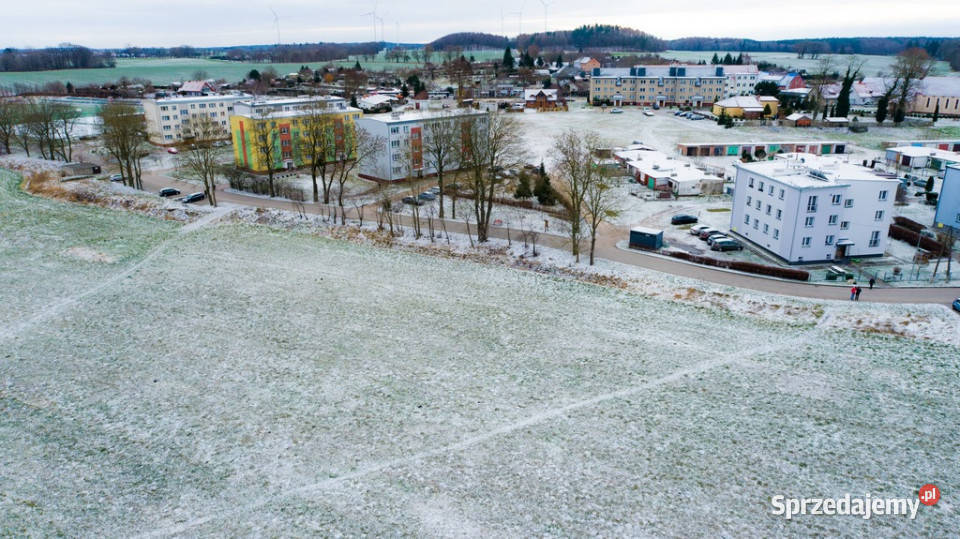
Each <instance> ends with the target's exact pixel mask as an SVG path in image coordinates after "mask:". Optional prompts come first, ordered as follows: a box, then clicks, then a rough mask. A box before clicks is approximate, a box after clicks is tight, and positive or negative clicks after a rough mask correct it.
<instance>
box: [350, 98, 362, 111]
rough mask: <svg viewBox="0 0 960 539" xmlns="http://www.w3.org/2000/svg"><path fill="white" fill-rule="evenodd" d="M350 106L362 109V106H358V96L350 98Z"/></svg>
mask: <svg viewBox="0 0 960 539" xmlns="http://www.w3.org/2000/svg"><path fill="white" fill-rule="evenodd" d="M350 106H351V107H353V108H359V107H360V105H357V96H355V95H352V96H350Z"/></svg>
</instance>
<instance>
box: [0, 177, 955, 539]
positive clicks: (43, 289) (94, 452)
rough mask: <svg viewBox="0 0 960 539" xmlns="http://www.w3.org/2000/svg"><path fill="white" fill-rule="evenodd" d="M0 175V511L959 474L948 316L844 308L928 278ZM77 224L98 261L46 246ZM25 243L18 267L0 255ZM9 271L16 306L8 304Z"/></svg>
mask: <svg viewBox="0 0 960 539" xmlns="http://www.w3.org/2000/svg"><path fill="white" fill-rule="evenodd" d="M2 184H3V190H2V191H0V212H3V220H2V222H0V223H2V224H0V226H3V227H4V228H3V235H2V237H3V238H4V241H5V242H10V238H16V241H17V242H19V243H18V244H17V245H12V244H10V245H8V244H6V243H5V244H4V249H3V251H2V255H0V271H2V275H0V277H2V278H3V279H4V283H5V287H4V289H3V290H4V291H3V294H4V298H3V299H4V300H5V301H4V302H3V303H0V304H2V305H4V309H5V311H4V312H5V316H4V325H3V329H0V339H2V341H0V350H2V353H0V412H2V414H3V417H4V420H3V421H2V422H0V462H2V464H3V466H2V468H0V477H2V481H0V484H2V485H4V486H3V489H2V490H0V535H54V534H65V535H77V536H84V535H99V536H131V535H138V534H150V533H153V534H157V535H171V534H178V533H179V534H186V535H272V536H289V535H307V534H319V535H329V536H333V535H398V534H402V535H440V536H450V535H472V536H481V535H482V536H520V535H522V536H529V535H586V534H599V535H681V534H683V535H706V534H710V535H767V536H769V535H801V534H806V535H809V534H821V535H827V534H829V535H853V534H885V535H892V534H901V535H917V534H924V533H926V534H932V535H945V534H946V533H949V530H955V529H957V527H958V525H960V519H958V517H957V514H956V510H955V506H954V505H953V504H952V502H951V501H950V500H949V499H948V497H947V496H945V497H944V499H943V500H942V501H941V502H940V504H939V505H938V506H937V507H935V508H926V507H921V509H920V512H919V515H918V519H917V520H916V521H912V522H911V521H907V520H903V519H899V518H893V517H878V518H875V519H874V520H871V521H863V520H861V519H858V518H854V517H807V518H799V519H795V520H793V521H791V522H786V521H783V520H778V519H776V518H774V517H772V516H770V515H769V512H770V510H771V506H770V505H769V499H770V497H771V496H773V495H775V494H787V495H795V496H820V495H829V494H837V493H843V492H848V491H849V492H851V493H852V494H854V495H862V494H863V492H864V491H869V492H871V493H873V494H874V495H876V494H879V493H883V494H890V495H895V496H905V497H910V496H913V495H914V494H915V492H916V489H917V488H918V487H919V486H920V485H921V484H923V483H925V482H928V481H933V482H936V483H937V484H939V485H941V486H942V487H943V488H947V487H948V486H949V485H952V484H956V483H957V482H958V480H960V472H958V470H957V467H956V466H954V465H953V461H954V459H955V456H956V447H957V438H956V436H957V434H956V432H955V428H954V426H955V425H956V424H957V422H958V420H960V410H958V408H957V406H956V402H957V399H958V397H960V395H958V389H957V384H956V376H955V373H956V369H957V358H958V357H960V353H958V352H960V346H958V344H960V343H955V344H945V343H943V342H935V341H933V340H920V339H906V338H902V337H898V336H896V335H894V334H892V333H878V332H864V331H853V330H851V329H849V328H850V327H851V325H852V323H850V322H847V321H848V320H849V318H850V317H851V316H853V317H859V319H860V320H861V321H862V322H864V323H865V324H869V323H871V322H874V321H883V320H892V321H897V322H899V321H900V319H902V318H904V317H905V316H907V315H908V314H909V315H910V316H913V317H915V318H918V319H919V318H927V319H928V320H927V322H926V323H927V324H928V325H929V327H931V328H933V330H932V332H936V333H938V334H939V333H948V332H951V331H952V332H953V334H954V335H955V334H956V332H957V330H958V326H957V324H956V320H955V318H951V317H952V316H953V315H952V314H951V313H949V312H948V311H947V310H946V309H945V308H943V307H941V306H930V307H913V306H896V307H886V306H881V305H866V304H863V305H851V304H848V303H842V302H813V301H800V300H796V301H794V300H788V299H785V298H779V297H777V296H771V295H764V294H744V293H741V292H739V291H736V290H734V289H729V288H724V287H709V286H700V285H697V283H696V282H695V281H689V280H686V279H681V278H677V277H670V276H664V275H661V274H657V273H655V272H643V271H640V270H636V271H634V270H627V269H625V268H624V267H622V266H619V265H615V264H604V265H602V267H601V268H599V269H597V270H590V271H605V272H609V273H612V274H615V275H620V276H621V277H623V278H624V279H629V280H630V282H631V287H629V288H628V289H627V290H621V289H617V288H611V287H602V286H595V285H589V284H584V283H582V282H578V281H576V280H572V279H569V278H554V277H547V276H543V275H539V274H537V273H534V272H523V271H516V270H513V269H508V268H504V267H500V266H497V265H481V264H477V263H474V262H470V261H466V260H457V259H452V258H450V257H435V256H423V255H420V254H416V253H412V252H406V251H401V250H396V249H381V248H374V247H371V246H367V245H360V244H356V243H351V242H345V241H336V240H330V239H326V238H322V237H318V236H316V235H314V234H307V233H297V232H289V231H282V230H277V229H273V228H268V227H264V226H254V225H248V224H229V225H221V226H217V227H203V228H198V229H194V230H193V231H190V232H187V233H182V234H174V231H175V229H176V225H173V224H169V223H165V222H162V221H156V222H154V221H149V220H148V219H146V218H144V217H139V216H136V215H131V214H126V213H121V212H117V211H113V210H106V209H101V208H81V207H73V206H68V205H65V204H61V203H57V202H48V201H44V200H40V199H36V198H33V197H29V196H26V195H23V194H22V193H20V192H18V191H17V190H16V188H15V186H14V182H13V181H12V180H11V179H10V178H9V177H6V178H4V180H3V181H2ZM249 213H250V214H255V213H256V212H253V211H252V210H251V211H250V212H249ZM242 215H244V214H243V212H241V217H242ZM263 215H266V213H261V216H263ZM153 227H155V228H153ZM50 231H53V232H54V234H53V235H54V236H55V239H50V238H49V236H50V235H51V233H50ZM94 238H104V240H103V241H101V242H97V241H93V239H94ZM107 238H109V241H108V240H107ZM419 244H420V245H423V244H425V240H421V241H420V242H419ZM30 245H38V246H39V247H38V248H37V252H36V253H34V252H32V251H31V250H30V249H29V247H30ZM78 245H80V246H86V247H88V248H90V249H95V250H97V251H102V252H104V253H105V254H109V255H111V256H113V257H115V258H116V262H114V263H112V264H105V263H103V262H90V261H87V260H83V259H82V258H78V257H75V256H74V257H63V259H62V260H60V259H59V258H57V257H58V256H59V255H58V254H57V253H60V252H61V251H63V250H64V249H68V248H70V247H73V246H78ZM14 247H16V248H14ZM158 247H160V248H158ZM151 249H152V250H151ZM148 251H149V252H150V253H151V254H150V255H145V253H146V252H148ZM144 256H149V257H148V258H147V260H146V262H145V263H142V264H141V265H140V266H138V268H137V270H136V271H134V272H130V273H129V274H128V275H126V277H125V278H123V279H119V280H117V281H116V283H115V284H114V285H113V286H109V287H103V288H102V289H99V290H97V291H96V293H92V294H89V295H87V296H84V297H82V298H81V299H80V300H78V301H77V303H76V304H75V305H74V306H73V307H71V308H68V309H64V310H62V311H60V312H58V313H57V314H56V315H55V316H49V317H47V318H45V319H44V320H43V323H40V324H35V325H32V326H30V327H28V328H26V329H21V330H17V329H16V328H19V327H22V326H18V325H17V322H18V321H20V320H21V319H23V317H25V316H28V315H29V313H34V312H42V310H43V308H44V306H45V305H48V304H49V303H50V302H53V301H56V300H57V299H58V298H59V297H61V296H75V295H77V294H81V293H83V292H84V291H85V290H87V289H88V288H90V287H93V286H96V285H97V282H98V281H100V280H103V279H107V278H109V277H110V273H111V272H116V273H119V272H121V271H122V268H120V267H113V265H118V266H119V265H123V264H129V263H131V262H133V261H134V260H136V259H137V258H138V257H144ZM542 256H543V257H545V258H546V257H556V259H557V260H556V263H557V264H558V265H560V264H563V261H562V259H561V257H562V255H560V254H556V253H552V254H551V253H546V254H544V255H542ZM50 259H55V266H54V267H52V268H49V270H45V271H43V272H42V273H40V274H38V275H34V278H33V279H31V280H25V279H23V278H21V277H18V276H17V274H16V268H17V267H19V266H32V265H37V264H40V263H47V262H49V260H50ZM52 291H56V292H52ZM680 291H684V292H685V294H686V295H687V296H689V297H699V298H701V299H700V300H696V301H686V300H684V298H682V297H678V298H676V299H674V295H675V294H679V293H680ZM16 296H22V298H18V299H16V300H15V301H20V302H21V303H22V304H23V306H24V307H26V309H25V310H22V309H20V308H17V309H11V310H8V309H7V306H8V305H9V303H7V301H6V300H8V299H9V298H15V297H16ZM754 310H756V311H757V313H758V314H753V311H754ZM772 310H776V311H780V313H779V314H777V315H775V316H764V315H763V314H762V313H760V311H765V312H772ZM922 323H924V322H923V321H920V320H917V321H915V324H922ZM930 324H932V325H930ZM11 328H14V329H12V330H11ZM953 342H955V341H953Z"/></svg>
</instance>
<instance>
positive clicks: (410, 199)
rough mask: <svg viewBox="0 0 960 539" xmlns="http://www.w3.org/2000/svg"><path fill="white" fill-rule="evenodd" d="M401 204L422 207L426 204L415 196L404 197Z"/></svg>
mask: <svg viewBox="0 0 960 539" xmlns="http://www.w3.org/2000/svg"><path fill="white" fill-rule="evenodd" d="M402 202H403V203H404V204H414V205H417V206H423V205H424V204H426V203H425V202H424V201H422V200H420V199H419V198H417V197H415V196H405V197H403V199H402Z"/></svg>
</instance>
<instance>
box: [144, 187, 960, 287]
mask: <svg viewBox="0 0 960 539" xmlns="http://www.w3.org/2000/svg"><path fill="white" fill-rule="evenodd" d="M143 186H144V188H145V189H146V190H148V191H151V192H156V191H158V190H160V189H161V188H164V187H175V188H177V189H179V190H180V191H181V192H183V193H190V192H194V191H199V190H201V189H200V188H199V187H198V186H196V185H194V184H191V183H187V182H182V181H179V180H176V179H173V178H170V177H168V176H164V175H162V174H160V173H157V172H147V173H145V174H144V176H143ZM217 201H218V202H230V203H233V204H239V205H244V206H253V207H260V208H278V209H283V210H289V211H294V212H295V211H298V210H297V207H296V205H295V204H294V203H292V202H289V201H286V200H277V199H268V198H261V197H254V196H247V195H243V194H239V193H228V192H225V191H221V190H218V191H217ZM303 207H304V209H305V211H306V212H307V213H321V211H322V210H323V206H322V205H317V204H313V203H305V204H304V205H303ZM354 212H355V210H354V209H353V208H350V207H348V208H347V216H348V217H355V216H354V215H353V214H354ZM364 219H365V220H375V219H376V215H375V208H373V207H371V206H369V205H368V206H366V207H364ZM408 219H409V216H407V217H406V218H405V219H402V221H403V223H404V225H406V226H409V221H408ZM424 221H425V219H424ZM425 226H426V225H424V227H425ZM438 228H439V227H438ZM471 229H473V227H472V226H471ZM625 230H626V229H623V228H621V227H615V226H612V225H606V224H605V225H604V227H603V228H602V229H601V231H600V233H599V234H598V235H597V249H596V253H597V258H603V259H606V260H611V261H614V262H621V263H624V264H629V265H632V266H638V267H642V268H647V269H651V270H656V271H661V272H663V273H669V274H671V275H679V276H682V277H689V278H692V279H699V280H703V281H708V282H711V283H716V284H721V285H729V286H735V287H739V288H746V289H750V290H757V291H760V292H770V293H774V294H784V295H788V296H796V297H803V298H816V299H841V300H846V299H849V297H850V292H849V288H848V287H845V286H834V285H818V284H810V283H802V282H790V281H781V280H776V279H767V278H764V277H755V276H752V275H747V274H742V273H734V272H729V271H723V270H720V269H715V268H710V267H706V266H699V265H694V264H688V263H685V262H681V261H677V260H670V259H665V258H661V257H657V256H650V255H647V254H644V253H641V252H634V251H624V250H623V249H620V248H618V247H617V245H616V244H617V242H618V241H620V240H623V239H625V238H626V237H627V236H626V232H625ZM447 231H448V232H456V233H466V226H465V225H464V223H463V222H462V221H450V220H447ZM510 234H511V236H512V237H513V238H514V239H517V238H520V231H518V230H516V229H511V230H510ZM490 236H491V237H495V238H501V239H506V237H507V229H506V228H503V227H491V230H490ZM539 243H540V244H541V245H544V246H546V247H554V248H558V249H568V248H569V242H568V240H567V238H566V237H562V236H557V235H553V234H546V233H542V234H540V238H539ZM585 257H586V255H584V259H585ZM957 297H960V287H949V288H948V287H929V288H875V289H873V290H869V289H866V288H865V289H864V291H863V293H862V295H861V296H860V301H865V302H879V303H939V304H943V305H949V304H950V303H951V302H952V301H953V300H954V299H955V298H957Z"/></svg>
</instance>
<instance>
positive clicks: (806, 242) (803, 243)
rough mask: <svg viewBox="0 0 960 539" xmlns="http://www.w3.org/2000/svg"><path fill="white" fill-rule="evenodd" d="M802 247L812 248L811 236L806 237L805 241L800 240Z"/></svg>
mask: <svg viewBox="0 0 960 539" xmlns="http://www.w3.org/2000/svg"><path fill="white" fill-rule="evenodd" d="M800 247H810V236H804V237H803V239H802V240H800Z"/></svg>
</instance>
